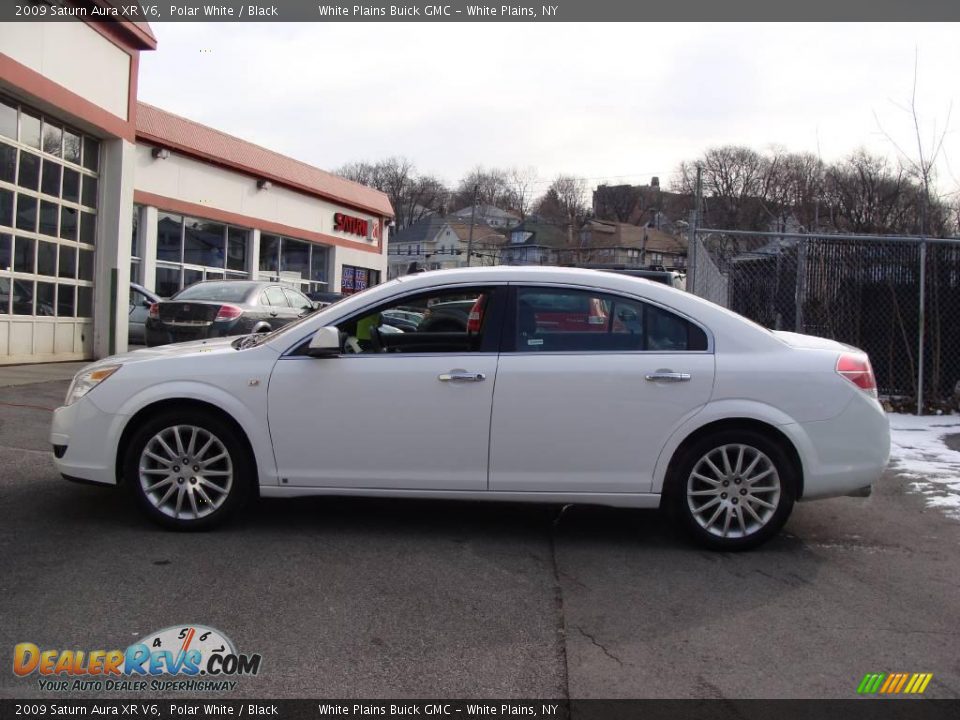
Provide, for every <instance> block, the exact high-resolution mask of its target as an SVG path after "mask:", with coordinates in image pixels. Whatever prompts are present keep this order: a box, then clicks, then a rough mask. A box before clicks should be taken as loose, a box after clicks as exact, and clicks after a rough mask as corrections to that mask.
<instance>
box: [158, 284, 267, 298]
mask: <svg viewBox="0 0 960 720" xmlns="http://www.w3.org/2000/svg"><path fill="white" fill-rule="evenodd" d="M251 287H252V286H251V285H250V284H249V283H232V282H224V283H198V284H196V285H191V286H190V287H188V288H184V289H183V290H181V291H180V292H178V293H177V294H176V295H174V296H173V298H172V299H174V300H222V301H223V302H243V300H244V299H245V298H246V297H247V295H248V294H249V293H250V288H251Z"/></svg>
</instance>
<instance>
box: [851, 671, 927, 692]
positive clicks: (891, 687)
mask: <svg viewBox="0 0 960 720" xmlns="http://www.w3.org/2000/svg"><path fill="white" fill-rule="evenodd" d="M932 679H933V673H891V674H889V675H888V674H886V673H867V674H866V675H864V676H863V679H862V680H861V681H860V684H859V685H858V686H857V693H858V694H860V695H873V694H875V693H879V694H881V695H897V694H900V693H903V694H904V695H920V694H922V693H923V692H924V691H925V690H926V689H927V685H929V684H930V681H931V680H932Z"/></svg>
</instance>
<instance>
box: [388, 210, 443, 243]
mask: <svg viewBox="0 0 960 720" xmlns="http://www.w3.org/2000/svg"><path fill="white" fill-rule="evenodd" d="M446 224H447V219H446V218H445V217H443V216H442V215H427V217H425V218H421V219H420V220H417V222H415V223H413V225H407V227H405V228H403V229H402V230H397V231H396V232H394V233H391V234H390V239H389V243H390V244H391V245H393V244H395V243H427V242H432V241H433V240H434V238H436V236H437V233H439V232H440V230H441V229H442V228H443V226H444V225H446Z"/></svg>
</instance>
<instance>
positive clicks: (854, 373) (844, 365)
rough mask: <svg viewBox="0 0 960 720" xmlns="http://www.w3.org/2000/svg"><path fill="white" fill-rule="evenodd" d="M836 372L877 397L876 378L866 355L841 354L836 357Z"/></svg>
mask: <svg viewBox="0 0 960 720" xmlns="http://www.w3.org/2000/svg"><path fill="white" fill-rule="evenodd" d="M837 373H838V374H840V375H842V376H843V377H845V378H846V379H847V380H849V381H850V382H852V383H853V384H854V385H856V386H857V387H858V388H860V389H861V390H863V391H864V392H865V393H867V394H868V395H870V396H871V397H877V379H876V378H875V377H874V376H873V368H872V367H871V366H870V359H869V358H868V357H867V356H866V355H849V354H844V355H841V356H840V357H839V358H838V359H837Z"/></svg>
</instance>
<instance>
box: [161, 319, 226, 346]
mask: <svg viewBox="0 0 960 720" xmlns="http://www.w3.org/2000/svg"><path fill="white" fill-rule="evenodd" d="M238 325H239V322H238V321H237V320H231V321H229V322H214V323H213V324H211V325H207V326H205V327H201V328H176V327H167V326H166V325H163V324H162V323H160V322H159V321H157V320H151V321H148V323H147V325H146V329H145V330H144V337H145V340H146V344H147V346H148V347H156V346H157V345H170V344H171V343H181V342H190V341H191V340H206V339H208V338H217V337H228V336H230V335H237V334H239V333H241V332H242V330H241V329H240V328H239V327H238Z"/></svg>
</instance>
